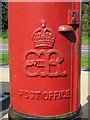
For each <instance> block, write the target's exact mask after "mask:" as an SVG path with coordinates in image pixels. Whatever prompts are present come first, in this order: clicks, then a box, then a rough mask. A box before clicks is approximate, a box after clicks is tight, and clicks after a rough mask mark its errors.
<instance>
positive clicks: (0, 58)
mask: <svg viewBox="0 0 90 120" xmlns="http://www.w3.org/2000/svg"><path fill="white" fill-rule="evenodd" d="M0 64H9V57H8V54H0Z"/></svg>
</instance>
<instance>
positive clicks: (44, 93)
mask: <svg viewBox="0 0 90 120" xmlns="http://www.w3.org/2000/svg"><path fill="white" fill-rule="evenodd" d="M43 97H44V100H48V94H47V92H43Z"/></svg>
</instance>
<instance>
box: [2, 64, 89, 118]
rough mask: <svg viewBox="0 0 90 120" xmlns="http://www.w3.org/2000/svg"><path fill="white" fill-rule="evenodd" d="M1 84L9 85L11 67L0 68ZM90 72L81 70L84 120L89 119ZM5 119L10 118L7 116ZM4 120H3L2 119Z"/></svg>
mask: <svg viewBox="0 0 90 120" xmlns="http://www.w3.org/2000/svg"><path fill="white" fill-rule="evenodd" d="M0 73H1V74H0V82H6V83H9V66H3V67H2V66H1V67H0ZM89 75H90V71H88V69H82V70H81V105H82V109H83V114H82V118H88V102H90V92H89V91H90V88H89V87H88V86H90V81H89V78H88V77H89ZM2 89H3V90H6V89H9V88H7V86H6V87H5V88H3V87H2ZM3 118H8V115H7V114H6V115H5V116H3ZM1 120H2V118H1Z"/></svg>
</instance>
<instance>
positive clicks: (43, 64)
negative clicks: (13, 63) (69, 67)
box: [25, 49, 66, 77]
mask: <svg viewBox="0 0 90 120" xmlns="http://www.w3.org/2000/svg"><path fill="white" fill-rule="evenodd" d="M30 55H36V56H37V57H38V58H39V59H31V60H30V59H29V60H28V59H27V58H28V57H29V56H30ZM41 55H44V56H45V57H44V59H41ZM53 55H56V59H53V58H51V56H53ZM62 61H63V57H62V55H61V53H60V52H59V51H58V50H55V49H51V50H48V51H46V50H40V51H36V50H30V51H29V52H28V53H27V55H26V63H25V66H26V67H25V68H26V70H25V73H26V75H27V76H29V77H37V76H41V77H45V76H48V77H58V76H65V75H66V72H65V71H63V70H62V67H61V63H62ZM53 66H54V67H56V72H51V71H50V67H53ZM28 67H29V68H31V67H36V68H38V70H37V71H35V72H30V71H28V70H27V68H28ZM40 68H43V69H44V71H41V70H40Z"/></svg>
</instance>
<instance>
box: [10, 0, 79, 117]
mask: <svg viewBox="0 0 90 120" xmlns="http://www.w3.org/2000/svg"><path fill="white" fill-rule="evenodd" d="M79 6H80V3H79V2H77V3H76V2H75V3H74V2H55V1H54V2H24V3H23V2H9V3H8V17H9V63H10V94H11V98H10V99H11V106H12V107H13V109H14V110H16V111H17V112H20V113H23V114H27V115H30V116H33V115H34V116H55V115H63V114H67V113H70V112H74V111H77V109H78V107H79V106H80V98H79V93H78V91H79V89H80V87H78V86H79V81H80V77H79V76H80V54H81V53H80V48H81V41H80V39H79V34H78V33H79V31H80V26H79V12H80V7H79ZM74 13H75V14H76V15H74ZM74 17H75V18H74ZM74 20H75V21H74ZM63 28H64V29H63ZM63 31H64V32H63Z"/></svg>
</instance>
